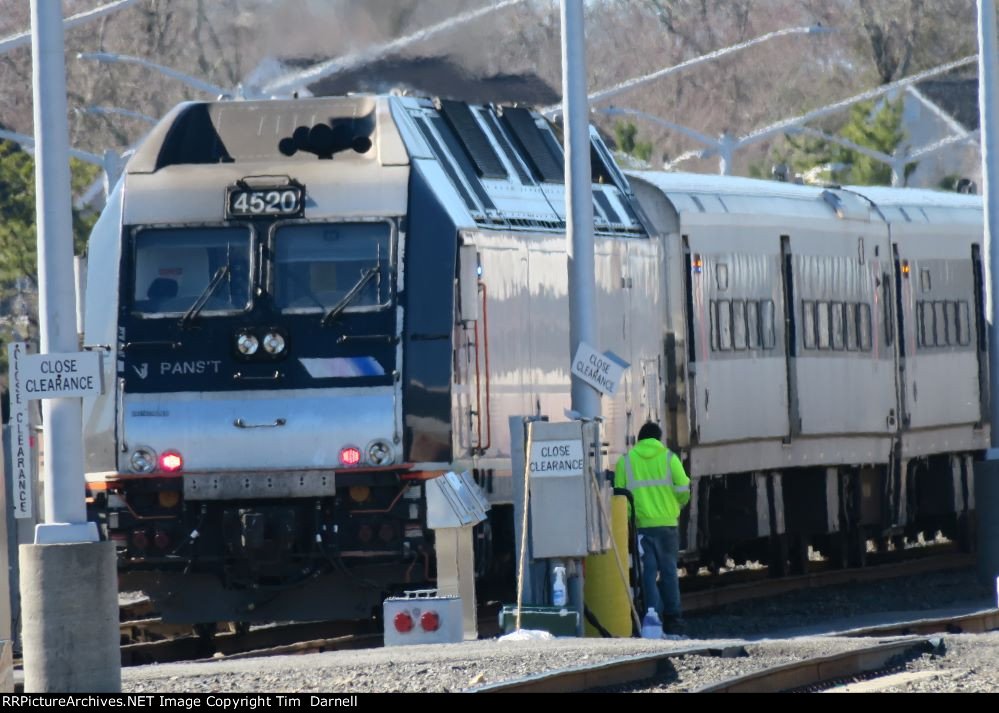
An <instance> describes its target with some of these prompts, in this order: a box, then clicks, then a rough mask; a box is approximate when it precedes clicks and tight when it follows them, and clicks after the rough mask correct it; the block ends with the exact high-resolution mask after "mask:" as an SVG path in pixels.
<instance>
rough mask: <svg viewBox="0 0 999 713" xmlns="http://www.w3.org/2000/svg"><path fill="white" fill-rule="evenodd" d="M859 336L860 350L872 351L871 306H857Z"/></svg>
mask: <svg viewBox="0 0 999 713" xmlns="http://www.w3.org/2000/svg"><path fill="white" fill-rule="evenodd" d="M857 334H858V335H859V338H860V350H861V351H865V352H869V351H871V306H870V305H869V304H863V303H862V304H858V305H857Z"/></svg>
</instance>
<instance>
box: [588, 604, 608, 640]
mask: <svg viewBox="0 0 999 713" xmlns="http://www.w3.org/2000/svg"><path fill="white" fill-rule="evenodd" d="M583 616H585V617H586V621H587V623H588V624H589V625H590V626H592V627H593V628H594V629H596V630H597V633H598V634H600V636H601V637H603V638H604V639H613V638H614V635H613V634H611V633H610V632H609V631H607V629H605V628H604V627H603V626H602V625H601V624H600V620H599V619H597V615H596V614H594V613H593V612H592V611H590V608H589V607H588V606H586V605H585V604H584V605H583Z"/></svg>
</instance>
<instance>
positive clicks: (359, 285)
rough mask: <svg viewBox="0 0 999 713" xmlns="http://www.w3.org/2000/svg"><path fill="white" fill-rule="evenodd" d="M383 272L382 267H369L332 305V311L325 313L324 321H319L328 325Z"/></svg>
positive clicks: (321, 324)
mask: <svg viewBox="0 0 999 713" xmlns="http://www.w3.org/2000/svg"><path fill="white" fill-rule="evenodd" d="M379 272H381V268H380V267H369V268H368V269H367V270H365V271H364V274H362V275H361V278H360V279H359V280H358V281H357V282H356V283H355V284H354V286H353V287H351V288H350V291H349V292H348V293H347V294H345V295H344V296H343V297H342V298H341V299H340V301H339V302H337V303H336V304H335V305H333V306H332V307H330V311H329V312H327V313H326V314H324V315H323V319H322V321H320V322H319V324H320V326H323V327H325V326H327V325H329V323H330V322H332V321H333V320H334V319H336V318H337V317H339V316H340V313H341V312H343V311H344V310H345V309H347V306H348V305H349V304H350V303H351V302H353V301H354V300H355V299H357V296H358V295H359V294H361V290H363V289H364V288H365V287H367V285H368V283H369V282H371V278H373V277H374V276H375V275H377V274H378V273H379Z"/></svg>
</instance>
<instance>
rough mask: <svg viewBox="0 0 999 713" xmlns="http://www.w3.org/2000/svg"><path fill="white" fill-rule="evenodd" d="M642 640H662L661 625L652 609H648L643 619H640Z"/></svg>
mask: <svg viewBox="0 0 999 713" xmlns="http://www.w3.org/2000/svg"><path fill="white" fill-rule="evenodd" d="M642 638H643V639H661V638H663V623H662V622H661V621H659V615H658V614H657V613H656V610H655V609H653V608H652V607H649V610H648V611H647V612H645V617H643V619H642Z"/></svg>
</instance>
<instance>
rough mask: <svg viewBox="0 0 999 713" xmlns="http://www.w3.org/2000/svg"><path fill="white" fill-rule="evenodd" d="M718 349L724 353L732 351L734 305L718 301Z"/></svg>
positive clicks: (727, 301) (725, 301)
mask: <svg viewBox="0 0 999 713" xmlns="http://www.w3.org/2000/svg"><path fill="white" fill-rule="evenodd" d="M718 347H719V348H720V349H721V350H722V351H723V352H728V351H732V303H731V302H730V301H729V300H718Z"/></svg>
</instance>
